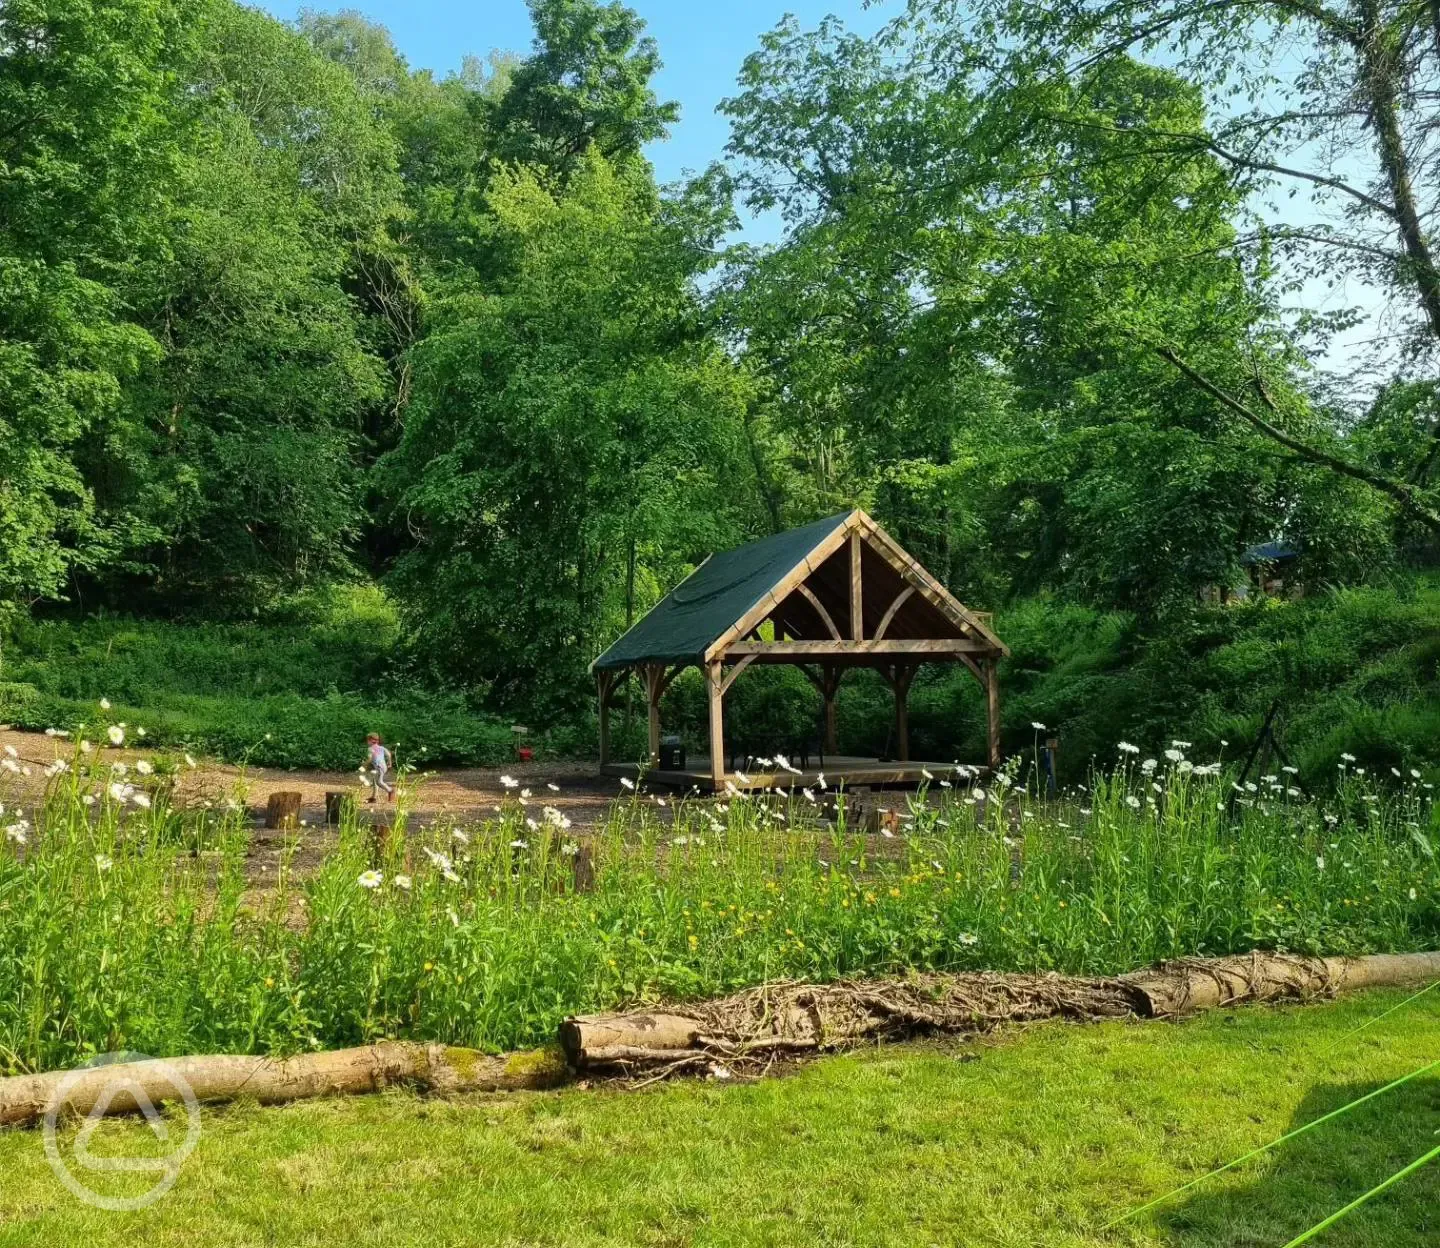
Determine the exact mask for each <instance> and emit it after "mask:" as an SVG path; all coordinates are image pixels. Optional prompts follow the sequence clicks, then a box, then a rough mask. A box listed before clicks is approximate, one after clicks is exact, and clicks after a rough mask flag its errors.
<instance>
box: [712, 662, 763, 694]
mask: <svg viewBox="0 0 1440 1248" xmlns="http://www.w3.org/2000/svg"><path fill="white" fill-rule="evenodd" d="M753 662H755V656H754V655H753V654H747V655H746V656H745V657H744V658H743V659H741V660H740V662H738V663H737V664H735V666H734V667H732V668H731V669H730V672H729V674H728V675H726V676H725V677H724V679H722V680H721V682H720V696H721V697H724V696H725V692H726V690H728V689H729V688H730V686H731V685H733V684H734V683H735V677H737V676H738V675H740V673H741V672H743V671H744V670H745V669H746V668H747V667H749V666H750V664H752V663H753Z"/></svg>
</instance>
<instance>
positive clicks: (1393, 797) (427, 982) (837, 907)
mask: <svg viewBox="0 0 1440 1248" xmlns="http://www.w3.org/2000/svg"><path fill="white" fill-rule="evenodd" d="M91 766H92V764H91V763H90V761H89V758H88V757H87V756H85V755H82V754H81V753H79V752H76V753H75V754H74V755H73V757H72V759H71V767H70V769H69V770H67V771H62V772H60V773H59V774H57V775H56V776H54V777H53V779H52V785H51V792H50V794H49V797H48V799H47V801H46V803H45V804H44V807H43V809H42V810H41V811H40V812H38V813H37V814H36V815H35V817H34V824H35V826H33V827H31V826H30V825H29V824H28V823H26V824H23V825H21V824H17V825H15V827H16V829H17V835H18V837H19V838H23V843H22V841H21V840H19V839H17V836H10V835H7V841H8V844H7V846H6V847H5V849H4V850H3V851H0V896H4V897H5V898H6V905H5V906H4V907H0V1060H3V1061H4V1063H5V1064H6V1065H7V1066H9V1067H11V1068H15V1067H20V1068H26V1069H46V1068H51V1067H55V1066H61V1065H66V1064H69V1063H71V1062H73V1061H74V1060H76V1059H77V1058H80V1057H83V1056H85V1055H87V1054H88V1053H90V1052H94V1051H106V1050H115V1049H122V1048H134V1049H140V1050H143V1051H145V1052H148V1053H152V1054H156V1055H160V1056H166V1055H171V1054H176V1053H188V1052H282V1053H283V1052H287V1051H294V1050H297V1049H309V1048H313V1047H337V1046H342V1045H349V1044H358V1043H363V1042H365V1041H369V1040H374V1039H378V1038H381V1037H394V1036H401V1037H415V1038H421V1039H432V1040H439V1041H442V1042H445V1043H453V1044H464V1045H470V1046H475V1047H484V1048H489V1049H500V1050H504V1049H511V1048H517V1047H524V1046H531V1045H535V1044H540V1043H545V1042H548V1041H549V1040H551V1039H552V1038H553V1036H554V1034H555V1029H556V1026H557V1025H558V1023H559V1022H560V1021H561V1020H562V1019H563V1018H564V1017H566V1016H567V1015H569V1014H572V1013H585V1012H591V1011H595V1010H599V1009H605V1008H608V1007H614V1006H617V1005H619V1004H621V1003H624V1002H633V1001H653V1000H658V999H676V998H679V999H684V998H700V997H707V996H711V995H717V994H721V993H724V992H727V991H730V990H734V989H738V988H741V987H746V986H750V985H754V984H758V983H762V982H765V981H767V980H773V979H775V978H794V979H808V980H833V979H837V978H843V977H846V976H852V975H867V974H880V973H895V972H902V971H904V970H906V969H911V968H913V969H939V968H982V967H983V968H985V969H988V970H1058V971H1064V972H1069V973H1077V974H1113V973H1117V972H1120V971H1125V970H1130V969H1133V968H1135V967H1138V966H1142V965H1146V964H1149V963H1151V962H1153V961H1156V960H1159V959H1163V958H1174V957H1180V956H1186V955H1192V954H1222V953H1230V952H1237V951H1241V950H1247V949H1250V948H1253V947H1256V946H1263V947H1269V948H1280V949H1291V950H1296V951H1301V952H1306V953H1320V952H1324V953H1362V952H1368V951H1372V950H1376V949H1383V950H1396V951H1398V950H1405V949H1414V948H1431V947H1433V943H1434V941H1435V940H1436V939H1437V937H1440V904H1437V898H1440V862H1437V860H1436V857H1435V854H1434V849H1433V841H1434V838H1435V836H1436V835H1437V834H1440V823H1437V814H1436V810H1435V808H1434V806H1433V804H1432V802H1431V801H1430V798H1429V796H1428V794H1427V793H1426V792H1425V791H1424V790H1422V789H1421V787H1420V786H1419V785H1417V784H1414V783H1410V782H1407V783H1405V784H1404V785H1403V786H1402V785H1399V784H1395V785H1390V784H1388V783H1383V784H1377V783H1375V780H1374V778H1373V777H1366V778H1364V779H1360V778H1351V779H1350V780H1349V781H1348V782H1347V784H1346V785H1345V786H1344V787H1343V788H1342V790H1341V791H1340V792H1339V793H1338V794H1337V795H1336V797H1335V798H1334V799H1333V800H1327V801H1326V802H1324V803H1321V802H1315V801H1309V800H1306V799H1304V798H1303V797H1300V796H1298V794H1299V790H1298V789H1295V790H1293V793H1294V794H1295V796H1291V795H1289V794H1287V791H1286V788H1285V786H1284V785H1275V786H1270V785H1266V786H1264V788H1262V789H1261V791H1260V792H1259V793H1258V794H1257V795H1256V796H1255V797H1253V798H1248V797H1247V798H1245V799H1243V800H1242V802H1241V803H1239V804H1238V805H1237V807H1236V817H1235V818H1234V819H1233V820H1232V819H1231V817H1230V815H1229V814H1228V813H1227V804H1226V803H1225V802H1224V801H1223V800H1219V799H1221V798H1222V797H1223V796H1224V794H1225V793H1227V792H1228V790H1229V781H1228V779H1227V778H1226V777H1224V776H1219V775H1214V774H1210V773H1209V772H1208V771H1202V770H1198V769H1197V770H1192V769H1188V767H1187V766H1182V765H1181V764H1175V765H1173V766H1172V765H1169V764H1167V765H1165V766H1163V767H1162V768H1160V769H1158V770H1157V769H1154V768H1148V769H1147V768H1142V766H1141V765H1139V764H1135V763H1129V764H1126V765H1125V766H1123V767H1122V768H1120V769H1118V770H1117V771H1116V772H1115V773H1113V774H1112V775H1110V776H1098V775H1097V776H1096V777H1094V778H1093V780H1092V784H1091V787H1090V790H1089V791H1088V792H1085V793H1083V794H1080V795H1078V796H1077V797H1075V798H1073V799H1070V800H1067V801H1066V802H1064V803H1062V804H1060V805H1049V806H1046V805H1043V804H1040V805H1037V804H1035V803H1034V802H1032V800H1031V799H1030V798H1029V797H1028V796H1027V795H1026V794H1024V793H1023V792H1020V793H1017V792H1015V791H1014V790H1013V789H1012V788H1011V787H1010V784H1009V777H1008V776H1007V775H1002V776H999V777H998V778H997V780H996V782H995V785H994V787H993V788H992V789H991V790H990V791H989V792H988V793H981V792H979V791H978V790H973V789H972V790H970V791H968V792H967V790H966V786H965V783H964V782H963V781H961V782H960V787H958V788H954V789H951V790H948V791H946V792H944V793H943V794H942V796H943V797H944V800H943V801H942V802H941V803H939V804H938V805H925V804H923V803H916V804H915V806H914V807H913V820H912V821H911V822H910V824H909V825H908V827H907V831H906V836H905V839H904V840H903V841H900V840H896V841H894V842H893V843H892V842H885V841H883V840H880V839H879V838H875V840H876V842H877V843H872V842H871V840H870V839H868V838H866V837H864V836H857V835H856V834H855V833H854V832H853V830H847V828H846V824H845V809H844V801H843V799H842V801H841V807H840V811H839V814H838V817H837V823H836V825H835V827H834V828H833V829H827V828H824V827H821V826H819V825H818V824H817V823H816V819H815V812H816V810H817V807H816V805H815V804H813V802H806V801H804V800H802V797H801V795H799V794H792V795H790V796H788V797H786V798H784V799H774V800H772V799H760V800H757V799H753V798H750V799H737V800H733V801H731V802H730V803H729V805H728V808H727V809H725V810H723V811H722V810H719V809H712V808H711V807H710V806H709V805H708V804H707V805H696V806H693V807H692V806H687V805H685V804H683V803H682V804H681V805H680V806H679V808H678V809H676V810H674V811H673V814H674V816H675V818H674V822H673V823H660V822H658V821H657V819H656V817H655V813H654V812H655V811H656V807H654V806H653V805H652V804H651V803H650V801H649V800H647V799H645V798H643V797H640V796H637V797H636V798H635V799H633V800H632V801H631V802H629V803H626V804H621V805H618V806H617V807H615V808H614V809H613V811H612V814H611V818H610V820H609V823H608V825H607V826H606V828H605V829H604V830H603V832H601V833H600V834H598V835H595V836H592V837H590V838H589V842H590V849H591V853H592V862H593V865H594V868H595V880H594V887H593V888H592V889H590V890H588V891H585V892H577V891H576V890H575V888H574V872H573V865H572V861H571V858H572V856H573V854H574V853H575V852H576V851H577V849H578V846H577V843H576V842H575V841H574V840H572V839H571V837H570V835H569V834H568V832H567V831H566V830H565V828H564V819H563V816H561V815H560V814H559V812H558V811H556V812H554V813H553V814H550V813H546V814H545V815H544V816H543V822H542V820H541V819H537V818H535V817H533V815H534V808H533V806H532V807H531V808H530V809H526V808H524V807H522V806H521V805H520V803H519V802H518V801H515V800H511V801H509V802H507V805H506V808H505V809H504V811H503V813H502V814H501V816H500V817H499V818H497V819H492V820H489V821H487V822H485V823H483V824H480V825H475V826H471V827H468V828H464V829H452V828H449V827H446V826H445V825H444V824H443V823H442V824H437V825H435V826H433V827H432V828H431V829H430V830H429V832H428V834H424V835H421V834H413V833H411V832H409V831H408V830H407V829H406V826H405V822H404V818H403V815H404V809H405V804H406V799H405V797H404V796H403V795H402V800H401V805H400V808H399V810H400V816H401V817H400V818H399V820H398V821H397V822H396V825H395V827H394V829H393V830H392V833H391V835H390V837H389V839H388V841H387V846H386V848H385V850H384V856H383V858H382V859H381V860H379V861H376V860H375V859H373V858H372V854H373V852H374V850H373V846H372V843H371V837H370V836H369V835H368V833H367V832H366V830H365V829H364V828H362V827H356V826H354V825H353V824H351V825H346V826H345V827H343V828H342V830H341V833H340V837H339V842H338V844H337V845H336V846H335V847H334V848H333V849H331V850H330V851H328V852H327V853H326V855H325V856H324V858H323V860H322V861H321V862H320V863H319V864H318V866H317V867H316V868H315V869H314V872H313V874H310V875H308V876H305V877H301V876H298V875H296V874H294V873H293V871H292V867H291V864H290V862H289V858H288V854H287V855H286V856H285V857H282V861H281V864H280V870H279V872H278V873H276V874H271V873H269V872H267V886H268V888H267V891H266V892H265V893H264V894H263V895H260V896H256V895H255V894H253V893H247V892H246V887H247V868H246V862H245V835H244V829H243V827H242V826H241V825H240V824H239V823H238V822H237V817H236V816H235V815H234V814H233V813H223V811H224V808H225V804H224V803H223V802H222V803H220V805H219V806H218V807H217V809H219V810H221V811H222V813H221V814H219V815H217V814H215V813H214V812H211V811H204V810H200V811H197V812H191V813H190V814H188V815H179V814H175V813H173V812H172V811H171V810H170V807H169V803H168V798H167V792H168V790H167V787H166V786H167V783H168V781H167V779H166V776H165V769H163V768H162V769H161V770H160V771H157V772H156V773H154V774H153V775H152V776H149V777H143V776H137V777H135V779H136V780H137V782H138V783H139V784H140V786H141V796H142V797H143V798H144V800H145V806H144V808H143V809H136V808H135V807H134V803H133V796H132V795H128V794H126V793H125V791H124V790H123V789H121V790H119V792H118V796H117V792H116V790H114V789H111V788H110V787H109V785H110V784H112V783H114V781H113V776H112V773H111V771H110V769H109V765H108V763H107V762H105V761H103V760H102V761H100V762H99V763H96V764H93V766H94V771H93V773H92V772H91V771H90V768H91ZM0 774H3V773H0ZM951 774H952V775H953V774H954V773H951ZM97 790H98V792H99V802H98V807H97V810H96V811H95V812H92V810H91V809H90V808H89V807H87V806H86V805H85V804H84V799H85V797H86V796H87V795H88V796H92V797H93V796H94V792H95V791H97ZM1157 790H1158V791H1159V794H1160V795H1159V796H1157ZM3 796H4V793H3V789H0V797H3ZM812 797H813V795H812ZM722 815H723V822H722V820H721V816H722ZM1327 816H1328V817H1329V818H1328V819H1327ZM194 820H203V821H204V825H205V826H204V827H203V828H202V829H196V828H193V827H192V826H191V822H193V821H194ZM527 820H528V822H527ZM456 832H458V833H459V835H455V833H456ZM196 844H205V845H214V846H216V847H217V856H218V861H216V862H209V861H202V862H198V863H197V862H195V861H194V859H192V858H191V857H190V851H189V849H188V848H187V847H188V846H192V845H196ZM877 844H878V846H879V847H884V848H877ZM891 848H893V849H894V850H895V852H893V853H892V852H889V851H890V849H891ZM372 869H374V870H377V871H378V872H379V873H380V874H379V876H378V877H375V876H370V875H367V874H366V873H367V872H368V871H370V870H372ZM402 876H403V877H404V879H403V880H402V879H401V877H402ZM1197 881H1203V882H1204V887H1198V886H1197ZM369 884H374V885H376V886H377V887H374V888H371V887H369V886H368V885H369ZM242 898H248V899H249V904H250V906H251V910H250V917H249V918H248V921H246V922H240V921H238V920H239V916H240V906H241V903H242ZM102 899H104V900H105V901H106V902H107V903H108V904H104V905H101V904H98V903H99V902H100V901H101V900H102ZM302 900H303V904H300V903H301V902H302ZM117 903H118V904H117ZM297 907H298V909H299V912H300V913H303V915H304V921H303V922H301V923H296V922H295V914H296V913H297Z"/></svg>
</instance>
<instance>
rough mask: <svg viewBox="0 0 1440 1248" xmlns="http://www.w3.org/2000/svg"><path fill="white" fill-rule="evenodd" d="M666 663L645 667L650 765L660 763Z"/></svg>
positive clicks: (654, 765)
mask: <svg viewBox="0 0 1440 1248" xmlns="http://www.w3.org/2000/svg"><path fill="white" fill-rule="evenodd" d="M664 680H665V665H664V664H663V663H649V664H647V665H646V667H645V709H646V717H647V719H648V726H649V746H650V751H649V752H650V766H652V767H658V766H659V765H660V695H661V693H663V692H664V690H663V688H662V685H663V683H664Z"/></svg>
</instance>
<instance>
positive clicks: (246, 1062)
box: [0, 1041, 567, 1126]
mask: <svg viewBox="0 0 1440 1248" xmlns="http://www.w3.org/2000/svg"><path fill="white" fill-rule="evenodd" d="M566 1075H567V1072H566V1069H565V1062H564V1058H563V1057H562V1056H561V1054H560V1052H559V1050H557V1049H538V1050H535V1051H534V1052H530V1053H511V1054H508V1055H507V1056H504V1057H491V1056H489V1055H488V1054H485V1053H481V1052H479V1051H478V1050H476V1049H459V1048H450V1047H448V1046H446V1045H443V1044H405V1043H400V1042H395V1041H391V1042H386V1043H384V1044H373V1045H367V1046H366V1047H364V1048H359V1049H339V1050H337V1051H335V1052H332V1053H307V1054H304V1055H302V1056H300V1057H292V1058H288V1059H286V1060H284V1061H273V1060H271V1059H270V1058H266V1057H237V1056H228V1055H221V1056H213V1057H177V1058H173V1059H171V1060H169V1061H156V1060H150V1061H143V1062H117V1063H114V1064H111V1065H108V1066H96V1067H92V1068H90V1069H85V1070H82V1071H79V1072H75V1071H63V1070H61V1071H53V1072H51V1073H49V1074H44V1075H21V1076H19V1077H17V1078H14V1079H0V1125H6V1126H19V1125H25V1124H29V1123H35V1122H38V1121H39V1120H40V1119H41V1118H42V1117H44V1116H45V1114H46V1113H47V1111H48V1110H49V1108H50V1106H51V1103H52V1102H53V1101H54V1099H55V1097H56V1094H57V1093H58V1092H60V1091H61V1085H62V1083H64V1084H65V1085H66V1086H65V1088H64V1098H63V1104H62V1105H61V1106H60V1107H59V1108H60V1110H61V1112H63V1113H65V1114H76V1115H85V1114H88V1113H90V1111H91V1110H93V1109H95V1108H96V1107H97V1106H99V1105H104V1109H103V1110H102V1111H101V1112H102V1113H106V1114H109V1113H117V1114H123V1113H133V1112H135V1111H136V1110H137V1109H139V1108H140V1103H139V1102H138V1101H137V1098H136V1096H135V1094H134V1092H133V1091H132V1090H130V1089H139V1090H140V1091H141V1092H142V1093H143V1094H144V1096H146V1097H148V1098H149V1101H150V1103H151V1104H152V1105H158V1104H159V1103H160V1102H162V1101H180V1100H184V1099H185V1097H184V1088H183V1087H180V1086H177V1085H176V1076H178V1077H179V1078H180V1079H182V1080H184V1084H185V1085H188V1087H189V1090H190V1091H191V1093H192V1094H193V1096H194V1099H195V1100H196V1101H197V1102H202V1101H233V1100H237V1099H239V1098H242V1097H244V1098H251V1099H253V1100H256V1101H258V1102H259V1103H260V1104H262V1105H278V1104H282V1103H284V1102H286V1101H299V1100H306V1099H309V1098H310V1097H317V1096H343V1095H353V1094H355V1093H360V1092H378V1091H379V1090H380V1089H381V1088H385V1087H389V1086H391V1085H394V1084H410V1085H414V1086H418V1087H422V1088H426V1089H428V1090H429V1091H432V1092H438V1093H451V1092H505V1091H512V1090H518V1089H527V1088H548V1087H553V1086H554V1085H555V1084H557V1083H561V1082H563V1081H564V1080H565V1078H566ZM107 1102H108V1103H107Z"/></svg>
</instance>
